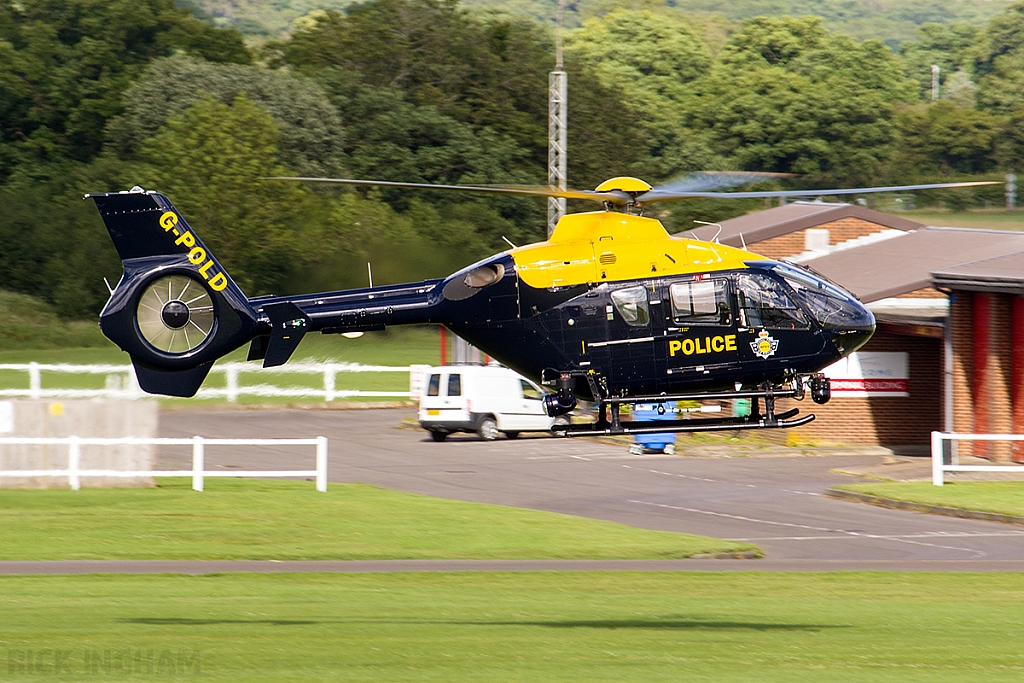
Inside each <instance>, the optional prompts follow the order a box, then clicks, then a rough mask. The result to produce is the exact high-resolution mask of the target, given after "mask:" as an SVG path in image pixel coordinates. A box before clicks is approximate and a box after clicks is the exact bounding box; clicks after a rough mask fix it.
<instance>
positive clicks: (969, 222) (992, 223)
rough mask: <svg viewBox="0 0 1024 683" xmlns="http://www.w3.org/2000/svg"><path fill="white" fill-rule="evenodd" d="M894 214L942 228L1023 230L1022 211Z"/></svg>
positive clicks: (934, 210) (940, 211)
mask: <svg viewBox="0 0 1024 683" xmlns="http://www.w3.org/2000/svg"><path fill="white" fill-rule="evenodd" d="M893 214H894V215H896V216H903V217H904V218H909V219H910V220H912V221H917V222H918V223H924V224H925V225H937V226H941V227H944V228H983V229H985V230H1024V211H1016V212H1014V213H1007V212H1006V211H1002V210H998V209H993V210H990V211H942V210H940V209H936V208H926V209H915V210H912V211H895V212H893Z"/></svg>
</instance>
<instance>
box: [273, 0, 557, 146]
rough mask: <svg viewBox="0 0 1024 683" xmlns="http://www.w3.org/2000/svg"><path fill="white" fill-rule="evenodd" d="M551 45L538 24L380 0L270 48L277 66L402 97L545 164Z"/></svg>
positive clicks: (406, 0) (431, 0)
mask: <svg viewBox="0 0 1024 683" xmlns="http://www.w3.org/2000/svg"><path fill="white" fill-rule="evenodd" d="M550 45H551V43H550V37H549V35H548V33H547V32H546V31H544V30H539V27H538V26H537V25H536V24H534V23H533V22H530V21H528V20H523V19H515V18H510V17H507V16H498V15H481V16H474V15H471V14H470V13H469V12H467V11H465V10H463V9H460V8H459V7H458V3H457V0H375V1H373V2H367V3H364V4H359V5H353V6H351V7H349V9H348V11H347V12H346V13H344V14H343V13H341V12H335V11H320V12H315V13H313V14H311V15H310V16H308V17H307V18H306V19H305V20H304V21H302V22H299V24H298V25H297V29H296V30H295V31H294V33H293V34H292V36H291V38H290V40H288V41H285V42H282V43H278V44H276V45H273V46H271V51H272V52H273V54H274V57H273V58H272V59H271V63H272V64H288V65H291V66H293V67H295V68H298V69H299V70H301V71H303V72H305V73H316V72H319V71H322V70H324V69H328V68H336V69H339V70H341V71H343V72H346V73H349V74H353V75H355V76H356V77H357V78H358V81H359V82H360V83H362V84H365V85H368V86H371V87H374V88H385V87H394V88H398V89H399V90H401V91H402V92H403V93H405V98H406V99H407V100H408V101H409V102H410V103H413V104H416V105H428V106H434V107H436V108H437V110H438V111H439V112H441V113H442V114H444V115H446V116H451V117H452V118H454V119H456V120H458V121H462V122H464V123H469V124H471V125H473V126H474V127H476V128H482V127H485V126H486V127H490V128H492V129H493V130H495V131H496V132H498V133H503V134H506V135H508V136H510V137H511V138H512V139H513V140H515V141H516V143H517V144H518V145H520V146H521V147H524V148H525V149H528V150H529V151H530V154H531V158H532V159H533V161H534V163H536V164H542V163H543V160H544V158H545V154H546V151H545V148H544V142H545V140H546V137H545V132H546V116H547V97H546V92H547V89H546V83H547V81H546V76H545V74H546V73H547V71H549V70H550V65H551V63H552V61H553V60H552V58H551V47H550Z"/></svg>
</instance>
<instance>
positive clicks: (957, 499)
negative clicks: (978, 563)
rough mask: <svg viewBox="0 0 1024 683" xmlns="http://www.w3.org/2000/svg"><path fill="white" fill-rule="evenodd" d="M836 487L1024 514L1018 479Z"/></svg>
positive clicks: (1023, 491)
mask: <svg viewBox="0 0 1024 683" xmlns="http://www.w3.org/2000/svg"><path fill="white" fill-rule="evenodd" d="M836 488H840V489H843V490H846V491H856V492H857V493H867V494H871V495H873V496H883V497H885V498H894V499H896V500H906V501H911V502H914V503H926V504H928V505H944V506H946V507H954V508H962V509H964V510H980V511H981V512H998V513H1001V514H1004V515H1024V482H1021V481H958V482H949V481H947V482H946V484H945V485H944V486H935V485H933V484H932V483H931V482H924V481H913V482H902V481H901V482H874V483H870V484H846V485H843V486H837V487H836Z"/></svg>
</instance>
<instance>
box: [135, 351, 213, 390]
mask: <svg viewBox="0 0 1024 683" xmlns="http://www.w3.org/2000/svg"><path fill="white" fill-rule="evenodd" d="M132 364H133V365H134V366H135V376H136V377H138V379H139V386H140V387H142V390H143V391H145V392H146V393H148V394H164V395H165V396H180V397H182V398H190V397H192V396H195V395H196V392H197V391H199V387H200V386H201V385H202V383H203V380H205V379H206V375H208V374H209V373H210V368H211V367H213V361H210V362H209V363H203V364H202V365H197V366H196V367H194V368H190V369H188V370H161V369H158V368H154V367H152V366H149V365H146V364H144V363H142V362H141V361H139V360H137V359H136V358H135V357H134V356H133V357H132Z"/></svg>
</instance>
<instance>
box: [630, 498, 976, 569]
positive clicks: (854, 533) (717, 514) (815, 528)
mask: <svg viewBox="0 0 1024 683" xmlns="http://www.w3.org/2000/svg"><path fill="white" fill-rule="evenodd" d="M627 502H629V503H635V504H637V505H650V506H652V507H659V508H666V509H669V510H681V511H683V512H692V513H695V514H699V515H710V516H712V517H725V518H727V519H735V520H739V521H742V522H756V523H758V524H771V525H773V526H785V527H791V528H795V529H807V530H809V531H824V532H827V533H833V534H843V535H846V536H856V537H860V538H872V539H881V540H889V541H897V542H899V543H909V544H911V545H923V546H928V547H930V548H942V549H944V550H959V551H961V552H965V553H973V554H974V555H975V556H976V557H985V555H986V553H984V552H982V551H980V550H975V549H973V548H960V547H957V546H950V545H938V544H935V543H925V542H923V541H915V540H912V539H909V538H901V537H898V536H885V535H880V534H867V533H863V532H860V531H849V530H846V529H830V528H828V527H821V526H811V525H808V524H794V523H793V522H776V521H773V520H770V519H755V518H753V517H744V516H743V515H732V514H729V513H726V512H713V511H711V510H698V509H697V508H688V507H682V506H680V505H668V504H666V503H652V502H650V501H646V500H630V501H627Z"/></svg>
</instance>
